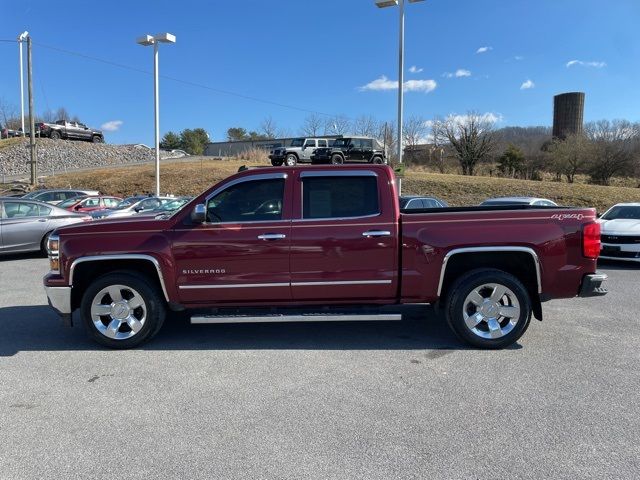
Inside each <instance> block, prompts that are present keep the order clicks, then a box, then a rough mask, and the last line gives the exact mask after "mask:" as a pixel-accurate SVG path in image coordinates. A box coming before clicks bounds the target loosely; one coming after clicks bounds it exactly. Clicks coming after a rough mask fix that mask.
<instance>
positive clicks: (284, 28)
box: [0, 0, 640, 144]
mask: <svg viewBox="0 0 640 480" xmlns="http://www.w3.org/2000/svg"><path fill="white" fill-rule="evenodd" d="M50 5H51V4H50V2H44V1H28V0H22V1H19V2H17V1H11V2H9V1H8V0H1V1H0V12H2V13H0V39H13V38H15V37H16V36H17V35H18V34H19V33H20V32H22V31H23V30H28V31H29V32H30V33H31V35H32V38H33V41H34V54H33V56H34V82H35V83H34V85H35V104H36V110H37V111H43V110H45V109H47V108H51V109H56V108H57V107H59V106H65V107H66V108H67V109H68V110H69V111H70V112H71V113H75V114H77V115H79V116H80V118H81V119H82V120H83V121H85V122H86V123H88V124H90V125H93V126H97V127H99V126H101V125H103V124H105V123H107V122H121V123H120V124H119V127H118V128H117V130H115V131H109V132H105V133H106V137H107V141H108V142H112V143H133V142H144V143H147V144H151V143H152V142H153V94H152V77H151V75H150V74H148V73H142V72H138V71H135V70H130V69H125V68H119V67H117V66H114V65H109V64H105V63H101V62H97V61H93V60H90V59H88V58H84V57H81V56H74V55H70V54H66V53H62V52H60V51H56V50H52V49H48V48H45V46H52V47H56V48H60V49H63V50H68V51H72V52H77V53H80V54H84V55H88V56H91V57H98V58H101V59H104V60H108V61H112V62H115V63H118V64H123V65H127V66H131V67H133V68H134V69H140V70H145V71H148V72H150V71H151V69H152V49H151V48H143V47H141V46H138V45H136V43H135V39H136V38H137V37H139V36H141V35H143V34H145V33H150V34H154V33H157V32H163V31H168V32H171V33H173V34H175V35H176V37H177V43H176V44H175V45H162V46H161V51H160V73H161V74H162V75H166V76H169V77H172V78H177V79H180V80H185V81H190V82H195V83H198V84H201V85H205V86H208V87H210V88H211V89H204V88H200V87H196V86H192V85H188V84H185V83H181V82H176V81H173V80H170V79H166V78H162V79H161V82H160V83H161V84H160V95H161V131H162V132H163V133H164V132H166V131H168V130H174V131H178V130H181V129H183V128H194V127H204V128H205V129H207V131H209V133H210V135H211V138H212V139H215V140H218V139H224V137H225V132H226V130H227V128H229V127H232V126H242V127H245V128H247V129H258V128H259V125H260V123H261V122H262V120H263V119H264V118H265V117H267V116H271V117H272V118H273V119H274V120H275V122H276V123H277V124H278V126H280V127H283V128H285V129H287V130H288V131H289V132H290V133H292V134H297V133H298V132H299V126H300V125H301V124H302V122H303V120H304V118H305V117H306V116H307V115H308V114H309V113H308V112H305V111H301V110H297V109H291V108H285V107H280V106H276V105H271V104H267V103H262V102H258V101H253V100H249V99H246V98H241V97H238V96H233V95H228V94H223V93H221V92H218V91H215V89H218V90H224V91H229V92H234V93H237V94H240V95H244V96H249V97H256V98H260V99H265V100H268V101H272V102H275V103H280V104H286V105H290V106H294V107H297V108H299V109H307V110H311V111H317V112H321V113H326V114H335V115H340V114H341V115H346V116H348V117H351V118H355V117H357V116H358V115H362V114H366V115H373V116H375V117H377V118H378V119H381V120H393V119H394V118H395V116H396V89H397V37H398V11H397V9H396V8H387V9H382V10H381V9H378V8H376V7H375V5H374V2H373V0H322V1H321V0H271V1H263V0H243V1H229V0H224V1H222V0H212V1H209V2H205V1H192V0H182V1H181V2H176V1H160V0H154V1H144V2H142V1H135V0H129V1H127V2H124V1H123V2H120V1H111V2H85V1H75V0H65V2H64V3H63V5H64V6H63V7H57V8H53V9H52V8H49V7H50ZM406 14H407V15H406V74H405V80H406V81H412V82H411V83H410V84H409V85H408V86H407V90H409V91H407V93H406V95H405V111H406V114H407V115H411V114H418V115H422V116H424V117H425V118H427V119H428V118H432V117H433V116H434V115H448V114H452V113H457V114H462V113H465V112H466V111H468V110H476V111H479V112H481V113H491V114H493V115H495V117H496V118H497V119H499V123H498V125H499V126H503V125H550V124H551V119H552V96H553V95H554V94H556V93H560V92H565V91H575V90H580V91H584V92H586V107H585V119H586V120H595V119H600V118H627V119H629V120H632V121H639V120H640V95H639V94H638V85H639V84H640V61H639V57H640V36H639V35H638V34H637V30H638V25H640V2H639V1H638V0H607V1H605V0H535V1H533V0H457V1H450V0H427V1H425V2H422V3H416V4H408V5H407V7H406ZM482 47H485V48H486V50H485V51H481V52H480V53H479V52H478V51H479V49H481V48H482ZM572 61H577V62H575V63H571V64H569V66H567V65H568V63H569V62H572ZM0 65H1V68H0V98H3V99H4V100H5V101H7V102H10V103H14V104H16V105H18V104H19V81H18V78H19V77H18V56H17V46H16V44H11V43H2V42H0ZM412 66H415V67H416V69H414V70H415V72H414V73H412V72H410V71H409V69H410V67H412ZM456 73H457V75H456ZM394 82H395V83H394ZM367 85H369V87H368V88H362V87H365V86H367ZM527 86H529V87H530V88H525V87H527ZM212 89H213V90H212Z"/></svg>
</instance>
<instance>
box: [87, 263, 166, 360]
mask: <svg viewBox="0 0 640 480" xmlns="http://www.w3.org/2000/svg"><path fill="white" fill-rule="evenodd" d="M114 285H120V286H123V287H124V288H122V289H117V290H119V291H120V294H121V296H122V299H125V300H126V295H128V294H127V288H129V289H131V290H129V294H130V293H132V291H133V292H135V294H138V295H140V297H141V298H142V300H143V301H144V304H143V305H142V306H140V307H138V308H135V309H133V310H131V315H134V316H135V317H137V319H140V318H141V317H143V315H142V313H143V312H144V314H145V315H144V321H143V322H142V321H141V324H142V327H141V328H140V330H139V331H138V332H137V333H133V329H131V328H130V327H129V323H128V322H127V321H126V320H121V322H122V323H121V324H119V327H118V329H116V334H117V335H122V336H125V335H127V334H130V335H131V336H129V337H128V338H121V339H116V338H109V337H108V336H107V334H106V333H102V332H101V331H100V330H99V329H98V326H97V325H96V323H94V318H93V317H92V313H91V308H92V304H93V302H94V300H96V301H98V302H99V303H101V304H104V305H106V302H109V299H110V294H109V293H108V292H107V293H104V294H102V293H101V292H102V291H103V290H104V289H106V288H107V287H109V286H114ZM135 294H134V295H133V296H132V298H130V300H134V299H135V298H136V295H135ZM103 295H104V297H103ZM98 296H99V297H102V298H103V299H102V300H100V299H98V298H97V297H98ZM105 299H106V300H105ZM103 302H104V303H103ZM111 302H112V303H115V302H113V299H111ZM112 315H114V314H113V312H112V313H109V314H105V315H104V316H97V320H96V321H97V322H98V323H101V324H102V326H103V327H104V330H105V331H107V330H108V328H107V326H108V325H109V324H110V321H112V320H114V319H115V320H117V318H114V317H113V316H112ZM116 315H117V313H116ZM80 316H81V319H82V322H83V323H84V325H85V328H86V330H87V333H88V335H89V337H91V338H92V339H93V340H95V341H96V342H98V343H99V344H101V345H104V346H105V347H109V348H114V349H126V348H134V347H137V346H139V345H141V344H143V343H145V342H147V341H149V340H150V339H151V338H153V337H154V336H155V335H156V334H157V333H158V331H159V330H160V328H161V327H162V324H163V323H164V319H165V316H166V306H165V302H164V299H163V298H162V296H161V295H160V292H159V289H158V288H157V287H156V286H155V285H154V284H153V283H152V282H151V281H150V280H149V279H148V278H146V277H144V276H141V275H138V274H137V273H134V272H115V273H108V274H106V275H103V276H102V277H99V278H98V279H97V280H95V281H94V282H93V283H92V284H91V285H89V287H88V288H87V290H86V291H85V292H84V295H83V296H82V302H81V304H80ZM123 323H126V325H124V324H123ZM127 330H129V331H130V332H128V331H127Z"/></svg>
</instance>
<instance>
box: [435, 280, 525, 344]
mask: <svg viewBox="0 0 640 480" xmlns="http://www.w3.org/2000/svg"><path fill="white" fill-rule="evenodd" d="M494 286H495V287H494ZM497 286H500V287H502V288H506V290H507V291H506V292H505V293H504V295H503V296H502V297H500V298H499V299H498V300H497V302H494V301H493V300H495V298H494V294H495V296H496V298H497V296H498V295H499V292H501V290H499V289H498V287H497ZM485 292H486V295H488V296H487V297H485ZM476 293H477V294H478V295H479V297H475V294H476ZM480 297H482V298H483V300H484V302H479V300H480ZM470 298H474V299H475V301H474V300H470ZM478 304H480V305H481V306H480V305H478ZM474 309H475V310H474ZM502 309H504V311H505V312H513V313H512V314H514V316H513V317H509V314H507V316H502V311H501V310H502ZM514 309H515V310H514ZM444 312H445V316H446V319H447V323H448V324H449V327H451V330H453V332H454V333H455V334H456V335H457V336H458V337H459V338H460V339H461V340H463V341H465V342H466V343H469V344H470V345H473V346H475V347H479V348H484V349H497V348H504V347H507V346H509V345H511V344H513V343H514V342H516V341H517V340H518V339H519V338H520V337H521V336H522V335H523V334H524V332H525V331H526V330H527V328H528V327H529V323H530V321H531V298H530V295H529V292H528V291H527V289H526V287H525V286H524V285H523V284H522V282H520V280H518V279H517V278H516V277H514V276H513V275H511V274H509V273H506V272H503V271H502V270H497V269H480V270H472V271H470V272H468V273H466V274H464V275H462V276H461V277H460V278H458V279H457V280H456V281H455V282H454V283H453V285H452V286H451V289H450V290H449V295H448V296H447V300H446V303H445V305H444ZM516 312H517V313H516ZM465 316H466V317H467V318H465ZM479 319H480V320H479ZM514 320H515V324H514ZM471 324H475V327H473V328H472V327H471V326H470V325H471Z"/></svg>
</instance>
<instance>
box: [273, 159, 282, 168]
mask: <svg viewBox="0 0 640 480" xmlns="http://www.w3.org/2000/svg"><path fill="white" fill-rule="evenodd" d="M271 165H273V166H274V167H281V166H282V160H271Z"/></svg>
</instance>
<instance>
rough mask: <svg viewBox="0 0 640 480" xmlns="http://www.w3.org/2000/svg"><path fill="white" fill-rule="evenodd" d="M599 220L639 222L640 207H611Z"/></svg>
mask: <svg viewBox="0 0 640 480" xmlns="http://www.w3.org/2000/svg"><path fill="white" fill-rule="evenodd" d="M600 218H602V219H603V220H616V219H619V218H620V219H626V220H640V207H634V206H631V205H620V206H618V207H613V208H612V209H611V210H609V211H608V212H607V213H605V214H604V215H603V216H602V217H600Z"/></svg>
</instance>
